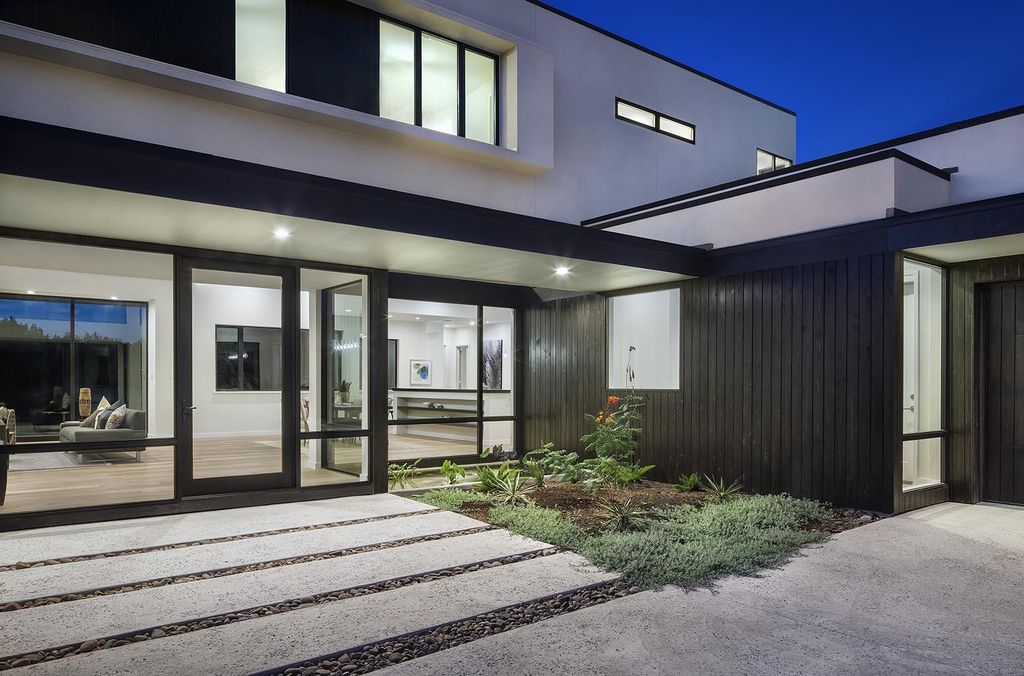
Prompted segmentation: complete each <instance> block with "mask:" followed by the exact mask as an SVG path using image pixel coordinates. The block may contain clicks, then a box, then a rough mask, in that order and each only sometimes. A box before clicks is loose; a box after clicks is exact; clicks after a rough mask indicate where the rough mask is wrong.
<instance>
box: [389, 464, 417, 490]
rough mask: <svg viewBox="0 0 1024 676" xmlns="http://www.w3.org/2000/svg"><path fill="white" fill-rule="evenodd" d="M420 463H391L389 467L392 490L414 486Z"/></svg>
mask: <svg viewBox="0 0 1024 676" xmlns="http://www.w3.org/2000/svg"><path fill="white" fill-rule="evenodd" d="M419 464H420V461H419V460H417V461H416V462H403V463H402V464H401V465H399V464H396V463H391V464H390V465H388V484H389V485H390V486H391V488H395V487H396V486H397V487H398V488H406V487H411V486H412V480H413V477H415V476H416V474H417V473H419V467H418V465H419Z"/></svg>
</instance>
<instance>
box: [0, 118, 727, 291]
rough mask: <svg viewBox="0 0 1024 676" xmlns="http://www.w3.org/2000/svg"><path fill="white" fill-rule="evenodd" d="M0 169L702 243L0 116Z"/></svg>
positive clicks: (671, 248) (700, 256) (287, 211)
mask: <svg viewBox="0 0 1024 676" xmlns="http://www.w3.org/2000/svg"><path fill="white" fill-rule="evenodd" d="M0 173H5V174H13V175H18V176H26V177H30V178H38V179H44V180H50V181H57V182H62V183H72V184H77V185H85V186H91V187H96V188H107V189H111V190H119V191H123V192H132V193H139V194H146V195H154V196H158V197H167V198H171V199H178V200H185V201H190V202H198V203H203V204H215V205H220V206H228V207H236V208H240V209H249V210H253V211H262V212H266V213H276V214H281V215H286V216H294V217H298V218H309V219H314V220H321V221H328V222H333V223H344V224H349V225H356V226H362V227H368V228H375V229H378V230H387V231H391V232H403V233H408V234H415V235H422V236H427V237H437V238H441V239H449V240H454V241H460V242H468V243H473V244H480V245H485V246H494V247H500V248H503V249H513V250H517V251H525V252H530V253H538V254H547V255H551V256H557V257H560V258H568V259H577V260H588V261H595V262H601V263H609V264H615V265H623V266H628V267H638V268H644V269H648V270H658V271H662V272H671V273H674V274H682V275H695V276H699V275H702V274H704V272H705V271H706V269H707V252H705V251H703V250H701V249H697V248H693V247H686V246H681V245H677V244H668V243H665V242H658V241H655V240H648V239H644V238H640V237H632V236H629V235H622V234H620V233H611V232H598V231H594V230H590V229H587V228H582V227H580V226H578V225H574V224H570V223H562V222H559V221H552V220H547V219H542V218H535V217H531V216H524V215H522V214H514V213H509V212H505V211H499V210H497V209H489V208H485V207H477V206H472V205H467V204H461V203H459V202H454V201H450V200H443V199H438V198H434V197H425V196H422V195H414V194H411V193H405V192H401V191H397V190H390V189H387V188H378V187H374V186H367V185H362V184H359V183H353V182H350V181H341V180H338V179H332V178H326V177H323V176H316V175H312V174H304V173H301V172H297V171H291V170H287V169H279V168H276V167H269V166H265V165H260V164H253V163H250V162H243V161H240V160H233V159H228V158H224V157H218V156H215V155H208V154H205V153H199V152H195V151H190V150H182V149H179V148H171V147H167V146H160V145H155V144H151V143H145V142H141V141H133V140H129V139H123V138H119V137H114V136H106V135H103V134H96V133H92V132H85V131H80V130H76V129H68V128H64V127H58V126H53V125H48V124H42V123H39V122H32V121H28V120H20V119H16V118H11V117H2V116H0Z"/></svg>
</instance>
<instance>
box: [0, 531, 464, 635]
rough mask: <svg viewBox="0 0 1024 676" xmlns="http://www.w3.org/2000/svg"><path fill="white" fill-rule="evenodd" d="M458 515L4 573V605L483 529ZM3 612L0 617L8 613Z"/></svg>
mask: <svg viewBox="0 0 1024 676" xmlns="http://www.w3.org/2000/svg"><path fill="white" fill-rule="evenodd" d="M481 525H482V524H481V523H480V522H479V521H476V520H474V519H470V518H469V517H466V516H462V515H460V514H455V513H452V512H443V511H435V512H430V513H425V514H423V515H420V516H408V517H402V518H398V519H391V520H388V521H384V522H371V523H362V524H356V525H353V526H339V527H337V528H325V529H323V530H312V531H297V532H294V533H286V534H284V535H272V536H268V537H262V538H253V539H247V540H235V541H233V542H222V543H217V544H211V545H199V546H196V547H187V548H183V549H168V550H163V551H156V552H147V553H144V554H131V555H128V556H120V557H117V558H115V559H97V560H92V561H77V562H73V563H64V564H60V565H55V566H42V567H40V568H24V569H21V570H11V571H7V572H3V573H0V583H2V588H0V602H6V601H18V600H25V599H30V598H37V597H40V596H56V595H60V594H68V593H72V592H78V591H86V590H90V589H97V588H102V587H110V586H114V585H125V584H131V583H133V582H141V581H144V580H153V579H159V578H162V577H168V576H172V575H184V574H187V573H196V572H201V571H207V570H214V569H217V568H223V567H226V566H239V565H247V564H252V563H260V562H264V561H271V560H274V559H281V558H287V557H291V556H299V555H302V554H311V553H318V552H328V551H332V550H336V549H347V548H350V547H360V546H364V545H368V544H376V543H381V542H388V541H392V540H401V539H404V538H410V537H417V536H421V535H429V534H434V533H446V532H449V531H456V530H464V529H467V528H474V527H477V526H481ZM2 614H3V613H0V615H2Z"/></svg>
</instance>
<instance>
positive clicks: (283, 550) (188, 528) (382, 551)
mask: <svg viewBox="0 0 1024 676" xmlns="http://www.w3.org/2000/svg"><path fill="white" fill-rule="evenodd" d="M612 577H613V576H611V575H608V574H607V573H603V572H601V571H598V570H596V569H594V568H593V567H591V566H589V565H588V564H587V563H586V562H585V561H584V560H583V559H581V558H579V557H578V556H576V555H574V554H570V553H558V552H555V551H554V550H553V548H551V547H549V546H548V545H545V544H544V543H540V542H536V541H533V540H529V539H527V538H522V537H519V536H516V535H512V534H510V533H508V532H506V531H503V530H500V529H495V528H492V527H489V526H487V525H486V524H482V523H480V522H479V521H475V520H473V519H470V518H468V517H465V516H461V515H458V514H453V513H450V512H444V511H439V510H434V509H432V508H429V507H426V506H424V505H422V504H420V503H417V502H414V501H411V500H407V499H405V498H401V497H397V496H391V495H378V496H372V497H365V498H346V499H339V500H322V501H316V502H308V503H297V504H289V505H277V506H268V507H253V508H246V509H236V510H225V511H218V512H208V513H204V514H189V515H182V516H168V517H156V518H150V519H139V520H130V521H121V522H113V523H106V524H90V525H83V526H69V527H61V528H48V529H40V530H36V531H23V532H19V533H7V534H0V670H3V669H5V668H10V667H12V666H15V665H19V666H17V668H15V669H14V670H13V672H12V673H15V674H20V673H26V674H76V675H85V674H126V675H127V674H131V675H133V676H138V675H144V674H154V675H155V674H160V675H165V674H218V675H222V674H251V673H256V672H260V671H263V670H271V669H275V668H277V667H282V668H284V667H287V666H288V665H293V664H295V663H297V662H301V661H304V660H308V659H313V658H317V657H320V656H324V655H328V654H331V653H334V652H337V651H341V650H345V649H347V648H354V647H358V646H362V645H365V644H370V643H375V642H378V641H381V640H383V639H389V638H391V637H395V636H399V635H402V634H406V633H409V632H416V631H419V630H422V629H426V628H429V627H433V626H435V625H438V624H444V623H447V622H451V621H455V620H461V619H464V618H467V617H473V616H477V615H480V614H482V613H486V612H488V611H492V610H495V609H497V608H500V607H503V606H509V605H515V604H520V603H523V602H526V601H531V600H533V599H537V598H539V597H545V596H549V595H553V594H559V593H561V592H565V591H569V590H575V589H577V588H579V587H581V586H585V585H591V584H594V583H599V582H602V581H605V580H609V579H611V578H612ZM382 583H383V584H382ZM41 657H45V658H48V659H46V661H41V659H40V658H41Z"/></svg>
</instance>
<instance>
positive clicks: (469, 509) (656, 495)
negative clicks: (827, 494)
mask: <svg viewBox="0 0 1024 676" xmlns="http://www.w3.org/2000/svg"><path fill="white" fill-rule="evenodd" d="M530 498H531V499H532V500H533V502H534V504H536V505H537V506H538V507H546V508H549V509H557V510H558V511H559V512H561V514H562V515H563V516H565V517H566V518H568V519H571V520H572V521H574V522H576V523H577V524H578V525H579V526H580V527H581V528H583V529H584V530H585V531H587V532H590V533H594V532H597V531H599V530H601V528H603V527H604V524H605V522H606V520H607V512H606V511H605V510H604V509H603V508H602V507H601V505H602V504H603V503H607V502H618V503H622V502H625V501H626V500H632V501H633V503H634V504H636V505H637V506H639V507H641V508H643V509H663V508H666V507H675V506H678V505H693V506H694V507H697V508H700V507H702V506H703V505H704V504H705V503H707V502H709V501H710V499H711V496H710V495H709V494H708V493H704V492H702V491H689V492H684V491H681V490H679V489H678V488H676V487H675V486H674V485H673V484H666V483H661V482H658V481H647V480H644V481H640V482H639V483H636V484H634V485H632V486H630V487H628V488H615V487H612V486H602V487H599V488H596V489H592V488H587V487H586V486H584V485H582V484H569V483H557V482H556V483H548V484H546V485H545V486H544V487H543V488H538V489H537V490H535V491H534V492H532V493H531V494H530ZM490 507H491V505H490V503H487V502H467V503H464V504H463V506H462V513H463V514H465V515H466V516H469V517H472V518H474V519H478V520H480V521H485V522H489V511H490ZM832 514H833V516H832V517H831V518H829V519H826V520H824V521H820V522H815V523H812V524H808V525H807V530H819V531H825V532H827V533H840V532H842V531H844V530H849V529H851V528H856V527H857V526H863V525H864V524H866V523H871V522H872V521H875V520H877V519H878V518H880V517H879V516H878V515H875V514H872V513H870V512H864V511H861V510H854V509H833V510H832Z"/></svg>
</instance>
